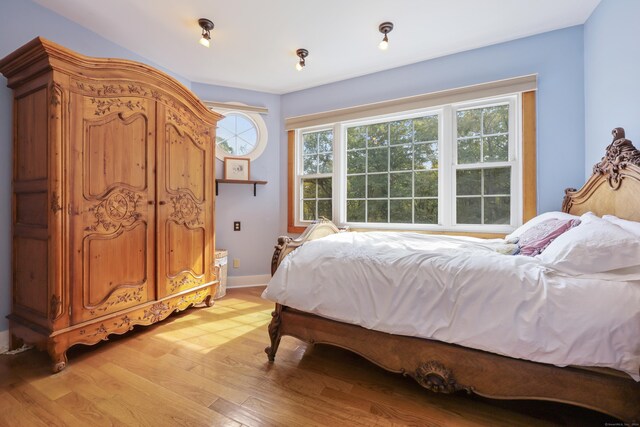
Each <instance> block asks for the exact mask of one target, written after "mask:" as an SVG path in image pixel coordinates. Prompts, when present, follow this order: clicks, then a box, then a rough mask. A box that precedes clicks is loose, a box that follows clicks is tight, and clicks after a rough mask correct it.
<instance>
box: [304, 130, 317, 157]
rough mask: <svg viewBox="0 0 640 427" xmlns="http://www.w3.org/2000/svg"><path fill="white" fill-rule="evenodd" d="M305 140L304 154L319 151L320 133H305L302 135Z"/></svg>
mask: <svg viewBox="0 0 640 427" xmlns="http://www.w3.org/2000/svg"><path fill="white" fill-rule="evenodd" d="M302 139H303V141H304V143H303V147H302V154H312V153H317V152H318V133H317V132H313V133H305V134H303V135H302Z"/></svg>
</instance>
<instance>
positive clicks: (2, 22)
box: [0, 0, 190, 331]
mask: <svg viewBox="0 0 640 427" xmlns="http://www.w3.org/2000/svg"><path fill="white" fill-rule="evenodd" d="M37 36H42V37H45V38H47V39H49V40H51V41H53V42H56V43H59V44H61V45H63V46H65V47H68V48H70V49H73V50H75V51H77V52H80V53H82V54H85V55H90V56H101V57H114V58H126V59H132V60H135V61H140V62H144V63H147V64H149V65H151V66H153V67H155V68H159V69H161V70H163V71H165V72H168V71H167V70H166V69H162V67H159V66H158V65H155V64H153V63H152V62H150V61H148V60H145V59H144V58H143V57H141V56H140V55H137V54H135V53H133V52H131V51H129V50H127V49H125V48H123V47H121V46H119V45H116V44H114V43H112V42H110V41H108V40H106V39H104V38H102V37H100V36H99V35H97V34H96V33H93V32H92V31H90V30H88V29H86V28H84V27H82V26H80V25H78V24H76V23H74V22H71V21H69V20H68V19H66V18H63V17H62V16H60V15H57V14H55V13H53V12H51V11H50V10H48V9H46V8H43V7H41V6H40V5H37V4H35V3H33V2H31V1H30V0H2V3H0V58H3V57H4V56H6V55H7V54H9V53H11V52H13V51H14V50H16V49H17V48H19V47H20V46H22V45H23V44H25V43H27V42H28V41H30V40H32V39H33V38H35V37H37ZM169 74H171V75H173V76H174V77H176V78H178V80H180V81H181V82H182V83H183V84H185V86H187V87H189V86H190V82H189V81H188V80H187V79H184V78H182V77H180V76H177V75H176V74H173V73H169ZM12 99H13V95H12V92H11V90H10V89H8V88H7V79H5V78H4V77H3V76H2V75H0V331H3V330H6V329H7V328H8V322H7V320H6V319H5V316H6V315H7V314H9V311H10V308H11V169H12V165H11V159H12V141H11V129H12V124H11V120H12V119H11V117H12Z"/></svg>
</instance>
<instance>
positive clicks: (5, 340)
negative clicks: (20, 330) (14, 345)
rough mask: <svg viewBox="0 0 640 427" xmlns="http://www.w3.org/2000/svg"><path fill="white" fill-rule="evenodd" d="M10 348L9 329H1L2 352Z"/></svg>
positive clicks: (0, 351)
mask: <svg viewBox="0 0 640 427" xmlns="http://www.w3.org/2000/svg"><path fill="white" fill-rule="evenodd" d="M7 350H9V330H8V329H7V330H6V331H0V354H1V353H4V352H5V351H7Z"/></svg>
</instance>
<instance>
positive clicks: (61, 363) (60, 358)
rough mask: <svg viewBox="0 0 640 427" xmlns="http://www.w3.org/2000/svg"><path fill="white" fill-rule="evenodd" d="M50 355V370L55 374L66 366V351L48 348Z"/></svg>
mask: <svg viewBox="0 0 640 427" xmlns="http://www.w3.org/2000/svg"><path fill="white" fill-rule="evenodd" d="M49 356H51V371H52V372H53V373H54V374H55V373H57V372H60V371H62V370H63V369H64V368H66V367H67V351H66V350H64V351H62V352H57V351H56V350H54V349H50V350H49Z"/></svg>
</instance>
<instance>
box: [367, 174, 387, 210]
mask: <svg viewBox="0 0 640 427" xmlns="http://www.w3.org/2000/svg"><path fill="white" fill-rule="evenodd" d="M368 179H369V184H368V192H367V193H368V197H369V198H372V199H376V198H381V197H387V193H388V188H387V186H388V183H389V174H387V173H382V174H377V175H369V176H368ZM385 203H386V202H385Z"/></svg>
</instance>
